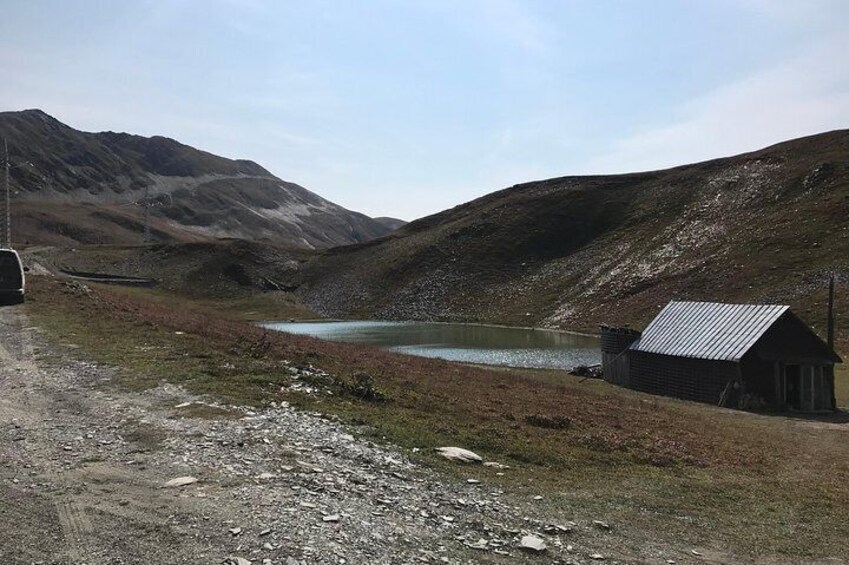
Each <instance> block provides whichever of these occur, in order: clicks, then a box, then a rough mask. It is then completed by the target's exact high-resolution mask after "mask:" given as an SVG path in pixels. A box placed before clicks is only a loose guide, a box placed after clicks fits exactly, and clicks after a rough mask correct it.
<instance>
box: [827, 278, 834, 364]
mask: <svg viewBox="0 0 849 565" xmlns="http://www.w3.org/2000/svg"><path fill="white" fill-rule="evenodd" d="M827 326H828V347H829V349H831V350H832V351H834V275H831V277H830V278H829V279H828V321H827Z"/></svg>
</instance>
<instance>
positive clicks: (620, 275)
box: [300, 130, 849, 329]
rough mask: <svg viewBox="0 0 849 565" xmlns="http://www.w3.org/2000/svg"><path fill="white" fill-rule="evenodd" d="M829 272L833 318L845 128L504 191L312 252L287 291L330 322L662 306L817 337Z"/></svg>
mask: <svg viewBox="0 0 849 565" xmlns="http://www.w3.org/2000/svg"><path fill="white" fill-rule="evenodd" d="M829 273H834V274H836V275H837V278H838V296H839V305H840V307H841V310H840V311H842V312H847V313H849V299H847V295H849V131H846V130H843V131H833V132H830V133H824V134H820V135H815V136H812V137H807V138H802V139H797V140H794V141H789V142H786V143H781V144H779V145H775V146H773V147H769V148H767V149H764V150H761V151H756V152H753V153H749V154H745V155H740V156H737V157H731V158H724V159H717V160H713V161H708V162H704V163H698V164H694V165H688V166H683V167H677V168H674V169H669V170H664V171H654V172H646V173H639V174H627V175H615V176H588V177H563V178H555V179H550V180H545V181H539V182H531V183H527V184H522V185H517V186H514V187H512V188H508V189H506V190H502V191H500V192H496V193H494V194H490V195H488V196H485V197H483V198H479V199H477V200H474V201H472V202H469V203H467V204H464V205H462V206H458V207H456V208H453V209H451V210H447V211H445V212H442V213H439V214H436V215H434V216H430V217H427V218H423V219H421V220H418V221H415V222H412V223H410V224H408V225H406V226H404V227H402V228H401V229H399V230H398V231H397V232H395V233H393V234H392V235H390V236H387V237H385V238H381V239H379V240H375V241H373V242H369V243H364V244H360V245H353V246H348V247H343V248H338V249H332V250H329V251H326V252H324V253H323V254H322V255H321V256H320V257H318V258H317V259H315V260H313V261H311V262H309V263H308V264H307V265H306V266H305V268H304V269H303V270H302V271H301V273H300V276H301V277H302V279H301V281H300V292H302V294H303V296H304V297H305V299H306V301H307V302H308V304H309V305H310V306H311V307H312V308H313V309H315V310H316V311H320V312H323V313H325V314H327V315H331V316H348V317H376V318H391V319H436V320H471V321H492V322H499V323H511V324H521V325H535V326H537V325H542V326H552V327H560V328H584V329H593V328H594V327H595V325H596V324H598V323H599V322H609V323H616V324H623V323H630V324H633V325H636V326H640V325H642V324H644V323H645V322H646V321H647V320H649V319H650V318H651V317H653V316H654V314H655V313H656V312H657V311H658V309H659V308H660V307H661V306H662V305H663V304H664V303H665V302H666V301H668V300H670V299H672V298H680V299H684V298H686V299H702V300H731V301H765V302H783V303H790V304H791V305H793V306H794V307H796V309H797V311H798V312H799V313H800V314H801V315H802V316H803V317H805V318H806V319H807V320H808V321H809V322H811V323H813V324H814V325H815V326H816V325H819V326H820V327H822V324H823V323H824V322H823V320H824V317H825V307H824V305H823V301H824V294H825V286H826V277H827V274H829ZM847 317H849V315H847ZM842 325H843V326H846V324H845V320H843V322H842Z"/></svg>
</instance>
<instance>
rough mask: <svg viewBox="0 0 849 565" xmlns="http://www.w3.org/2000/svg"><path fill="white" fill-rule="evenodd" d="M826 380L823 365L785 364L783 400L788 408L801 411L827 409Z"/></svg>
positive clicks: (828, 403) (828, 404) (828, 402)
mask: <svg viewBox="0 0 849 565" xmlns="http://www.w3.org/2000/svg"><path fill="white" fill-rule="evenodd" d="M827 382H828V381H827V379H826V376H825V371H824V370H823V367H820V366H816V365H785V366H784V402H785V404H787V406H788V407H790V409H792V410H799V411H802V412H812V411H815V410H828V409H829V408H830V401H829V400H828V394H827V393H828V390H827V386H826V385H827Z"/></svg>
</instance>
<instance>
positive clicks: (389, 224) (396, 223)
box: [374, 216, 409, 231]
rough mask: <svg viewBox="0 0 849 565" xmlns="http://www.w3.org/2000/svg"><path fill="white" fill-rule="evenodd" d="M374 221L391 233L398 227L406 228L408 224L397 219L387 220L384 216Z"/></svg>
mask: <svg viewBox="0 0 849 565" xmlns="http://www.w3.org/2000/svg"><path fill="white" fill-rule="evenodd" d="M374 221H376V222H380V223H381V224H383V225H384V226H385V227H386V228H388V229H389V230H391V231H395V230H397V229H398V228H400V227H403V226H406V225H407V224H408V223H409V222H407V221H405V220H399V219H398V218H388V217H386V216H381V217H380V218H375V219H374Z"/></svg>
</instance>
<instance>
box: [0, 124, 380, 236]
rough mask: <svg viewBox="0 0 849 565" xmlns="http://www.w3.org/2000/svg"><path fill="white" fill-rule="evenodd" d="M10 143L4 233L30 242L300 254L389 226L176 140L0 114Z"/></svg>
mask: <svg viewBox="0 0 849 565" xmlns="http://www.w3.org/2000/svg"><path fill="white" fill-rule="evenodd" d="M0 136H3V137H5V138H7V139H8V141H9V154H10V161H11V162H12V169H11V180H12V187H13V190H14V193H15V194H14V196H13V199H14V201H15V202H14V205H15V216H16V217H15V224H16V230H15V233H14V234H13V235H15V236H16V237H17V239H18V240H21V241H30V242H39V243H56V244H71V243H131V242H139V241H140V236H141V234H142V232H143V231H144V218H145V215H146V214H149V216H150V225H151V231H152V234H153V236H154V239H156V240H159V241H172V240H173V241H196V240H202V239H207V238H217V237H239V238H245V239H268V240H272V241H276V242H278V243H283V244H289V245H297V246H301V247H307V248H326V247H332V246H335V245H340V244H346V243H354V242H359V241H365V240H368V239H371V238H373V237H378V236H381V235H384V234H386V233H388V232H389V231H390V229H389V228H388V227H386V226H384V225H383V224H382V223H381V222H378V221H376V220H372V219H371V218H369V217H368V216H365V215H364V214H360V213H358V212H353V211H350V210H346V209H345V208H343V207H341V206H339V205H337V204H334V203H332V202H330V201H328V200H325V199H324V198H322V197H320V196H318V195H317V194H315V193H312V192H310V191H309V190H307V189H305V188H304V187H302V186H300V185H297V184H295V183H291V182H288V181H284V180H282V179H279V178H277V177H276V176H274V175H273V174H271V173H270V172H269V171H268V170H266V169H265V168H263V167H262V166H260V165H259V164H257V163H255V162H253V161H250V160H246V159H235V160H234V159H228V158H225V157H220V156H218V155H214V154H212V153H209V152H206V151H203V150H199V149H195V148H194V147H191V146H188V145H185V144H183V143H180V142H179V141H177V140H174V139H171V138H168V137H164V136H153V137H144V136H139V135H134V134H129V133H116V132H112V131H107V132H96V133H92V132H83V131H79V130H76V129H74V128H71V127H70V126H67V125H65V124H63V123H62V122H60V121H59V120H57V119H56V118H53V117H52V116H50V115H49V114H47V113H45V112H44V111H42V110H37V109H31V110H23V111H19V112H2V113H0Z"/></svg>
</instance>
